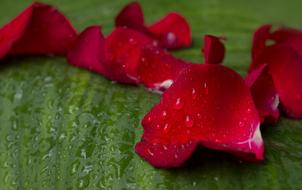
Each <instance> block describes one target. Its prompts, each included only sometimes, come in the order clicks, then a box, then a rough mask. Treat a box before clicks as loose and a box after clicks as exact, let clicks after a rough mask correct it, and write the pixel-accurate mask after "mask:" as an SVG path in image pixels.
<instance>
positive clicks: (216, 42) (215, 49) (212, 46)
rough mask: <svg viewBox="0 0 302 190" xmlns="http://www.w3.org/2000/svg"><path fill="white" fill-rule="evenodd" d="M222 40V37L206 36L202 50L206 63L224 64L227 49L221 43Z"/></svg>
mask: <svg viewBox="0 0 302 190" xmlns="http://www.w3.org/2000/svg"><path fill="white" fill-rule="evenodd" d="M222 40H223V38H222V37H216V36H212V35H205V36H204V46H203V49H202V53H203V54H204V63H206V64H219V63H222V61H223V58H224V53H225V47H224V45H223V43H222V42H221V41H222Z"/></svg>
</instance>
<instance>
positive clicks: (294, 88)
mask: <svg viewBox="0 0 302 190" xmlns="http://www.w3.org/2000/svg"><path fill="white" fill-rule="evenodd" d="M255 62H256V63H257V64H258V65H261V64H268V66H269V73H270V75H271V76H272V78H273V81H274V84H275V88H276V90H277V93H278V94H279V96H280V102H281V105H282V108H283V110H284V111H285V112H286V114H287V115H288V116H290V117H293V118H302V75H301V71H302V58H301V57H300V56H299V54H298V53H297V52H296V51H295V50H294V49H293V48H290V47H288V46H287V45H282V44H280V45H274V46H271V47H268V48H266V50H265V51H264V52H262V54H261V55H260V56H259V57H258V58H257V60H256V61H255Z"/></svg>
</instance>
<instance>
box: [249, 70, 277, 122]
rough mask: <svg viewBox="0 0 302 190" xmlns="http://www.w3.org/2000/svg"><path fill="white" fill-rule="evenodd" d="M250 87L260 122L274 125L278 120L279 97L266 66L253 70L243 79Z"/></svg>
mask: <svg viewBox="0 0 302 190" xmlns="http://www.w3.org/2000/svg"><path fill="white" fill-rule="evenodd" d="M245 81H246V83H247V85H248V86H249V87H250V90H251V93H252V96H253V99H254V102H255V105H256V107H257V109H258V112H259V115H260V119H261V122H265V123H268V124H274V123H276V122H277V120H278V119H279V116H280V114H279V109H278V105H279V95H278V93H277V91H276V88H275V85H274V82H273V79H272V77H271V76H270V74H269V73H268V67H267V65H265V64H264V65H261V66H260V67H259V68H257V69H255V70H253V71H252V72H251V73H249V75H248V76H247V77H246V79H245Z"/></svg>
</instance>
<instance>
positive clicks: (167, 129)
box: [163, 123, 170, 133]
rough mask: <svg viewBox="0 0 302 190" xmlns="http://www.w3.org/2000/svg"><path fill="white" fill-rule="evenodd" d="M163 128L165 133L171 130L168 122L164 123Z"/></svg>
mask: <svg viewBox="0 0 302 190" xmlns="http://www.w3.org/2000/svg"><path fill="white" fill-rule="evenodd" d="M163 130H164V133H168V131H169V130H170V125H169V124H168V123H166V124H165V125H164V128H163Z"/></svg>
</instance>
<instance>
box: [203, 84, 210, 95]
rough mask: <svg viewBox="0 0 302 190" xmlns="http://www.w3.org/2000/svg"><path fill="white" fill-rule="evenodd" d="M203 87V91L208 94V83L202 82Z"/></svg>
mask: <svg viewBox="0 0 302 190" xmlns="http://www.w3.org/2000/svg"><path fill="white" fill-rule="evenodd" d="M203 88H204V93H205V94H209V87H208V84H207V83H206V82H205V83H203Z"/></svg>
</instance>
